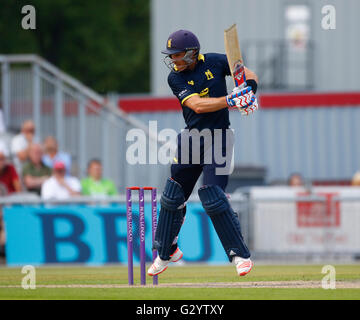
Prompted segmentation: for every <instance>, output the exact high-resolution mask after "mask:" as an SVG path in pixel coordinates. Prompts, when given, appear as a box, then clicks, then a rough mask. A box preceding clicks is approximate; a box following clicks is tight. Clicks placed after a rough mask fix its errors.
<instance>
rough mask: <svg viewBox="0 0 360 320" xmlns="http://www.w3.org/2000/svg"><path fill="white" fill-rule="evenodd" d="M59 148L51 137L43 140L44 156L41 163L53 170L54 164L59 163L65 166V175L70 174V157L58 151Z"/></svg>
mask: <svg viewBox="0 0 360 320" xmlns="http://www.w3.org/2000/svg"><path fill="white" fill-rule="evenodd" d="M58 148H59V146H58V143H57V141H56V139H55V138H54V137H52V136H48V137H47V138H45V140H44V155H43V158H42V160H43V162H44V164H45V165H46V166H48V167H50V168H53V167H54V163H55V162H57V161H61V162H63V163H64V164H65V168H66V174H67V175H69V174H70V173H71V157H70V155H69V154H68V153H66V152H61V151H59V150H58Z"/></svg>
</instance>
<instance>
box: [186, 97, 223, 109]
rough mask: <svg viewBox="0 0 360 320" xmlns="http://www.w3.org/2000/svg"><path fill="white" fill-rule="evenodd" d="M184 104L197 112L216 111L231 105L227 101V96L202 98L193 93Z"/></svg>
mask: <svg viewBox="0 0 360 320" xmlns="http://www.w3.org/2000/svg"><path fill="white" fill-rule="evenodd" d="M183 105H184V106H186V107H188V108H190V109H192V110H193V111H194V112H196V113H207V112H215V111H218V110H221V109H225V108H227V107H228V106H229V105H228V104H227V102H226V97H220V98H201V97H200V96H199V95H193V96H192V97H190V98H189V99H187V100H186V101H185V102H183Z"/></svg>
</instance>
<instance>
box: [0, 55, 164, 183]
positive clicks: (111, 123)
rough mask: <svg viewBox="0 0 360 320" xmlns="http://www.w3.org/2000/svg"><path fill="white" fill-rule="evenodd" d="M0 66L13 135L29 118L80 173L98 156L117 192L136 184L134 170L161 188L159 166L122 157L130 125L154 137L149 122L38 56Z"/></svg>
mask: <svg viewBox="0 0 360 320" xmlns="http://www.w3.org/2000/svg"><path fill="white" fill-rule="evenodd" d="M0 64H1V100H0V101H1V107H2V110H3V115H4V120H5V125H6V128H7V130H9V131H12V132H13V133H15V132H17V131H18V130H19V128H20V127H21V123H22V122H23V121H24V120H26V119H29V118H31V119H33V120H34V123H35V125H36V136H37V138H38V139H39V140H40V141H42V140H43V139H44V138H45V137H46V136H48V135H52V136H55V137H56V139H57V140H58V143H59V149H60V150H63V151H66V152H68V153H70V154H71V156H72V159H73V164H74V166H73V173H74V174H75V175H77V176H78V177H83V176H85V175H86V166H87V163H88V161H89V160H90V159H91V158H98V159H100V160H102V162H103V172H104V176H106V177H108V178H112V179H113V180H115V183H116V185H117V187H118V189H119V190H121V188H124V187H125V186H127V185H132V184H136V182H134V181H133V176H138V175H135V174H133V173H138V174H139V173H140V174H142V176H143V177H144V183H145V184H149V185H150V184H151V185H154V186H156V187H159V184H160V182H161V181H162V180H163V176H164V174H163V171H164V170H163V168H158V169H156V168H151V170H149V168H148V167H144V166H143V167H140V166H136V165H135V166H134V165H133V166H130V165H129V164H127V162H126V159H125V156H126V134H127V132H128V130H129V129H131V128H139V129H141V130H142V131H143V132H144V133H145V134H146V135H147V137H148V139H155V140H156V141H158V140H157V137H156V136H154V135H153V134H152V132H149V129H148V126H147V125H145V124H144V123H143V122H141V121H139V120H138V119H136V118H134V117H133V116H131V115H129V114H128V113H126V112H124V111H123V110H121V109H120V108H119V107H118V106H117V105H116V103H115V102H114V101H112V100H111V99H107V98H106V97H103V96H101V95H99V94H97V93H96V92H95V91H93V90H92V89H90V88H88V87H87V86H85V85H83V84H82V83H81V82H79V81H78V80H76V79H75V78H73V77H71V76H69V75H68V74H66V73H64V72H62V71H61V70H59V69H58V68H57V67H55V66H53V65H52V64H50V63H49V62H47V61H45V60H44V59H42V58H41V57H39V56H36V55H0ZM149 172H150V174H147V173H149ZM147 177H148V178H147Z"/></svg>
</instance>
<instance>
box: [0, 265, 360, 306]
mask: <svg viewBox="0 0 360 320" xmlns="http://www.w3.org/2000/svg"><path fill="white" fill-rule="evenodd" d="M322 267H323V266H322V265H298V266H294V265H281V266H274V265H271V266H267V265H258V266H255V267H254V269H253V270H252V271H251V273H250V274H248V275H247V276H246V277H241V278H239V277H237V276H236V273H235V270H234V267H233V266H208V265H191V266H181V267H175V266H171V267H169V269H168V270H167V271H166V272H165V273H164V274H162V275H160V277H159V284H160V285H159V286H158V287H153V286H152V285H151V283H152V282H151V278H148V279H147V282H148V283H149V285H148V286H147V287H145V288H144V287H140V286H139V277H138V275H139V269H138V268H135V277H136V279H135V281H136V282H135V283H136V286H135V287H128V286H127V268H126V267H125V266H106V267H80V266H79V267H78V266H62V267H38V268H36V285H37V288H36V289H35V290H31V289H28V290H24V289H23V288H22V287H21V281H22V277H23V276H24V274H22V273H21V269H20V268H6V267H2V268H0V299H120V300H125V299H128V300H142V299H149V300H168V299H170V300H192V299H196V300H205V299H214V300H217V299H221V300H227V299H229V300H243V299H300V300H302V299H336V300H340V299H356V300H358V299H360V265H356V264H354V265H334V267H335V268H336V281H337V282H336V286H337V287H336V289H335V290H325V289H322V288H321V279H322V278H323V277H324V274H322V273H321V270H322Z"/></svg>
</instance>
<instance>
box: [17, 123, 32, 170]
mask: <svg viewBox="0 0 360 320" xmlns="http://www.w3.org/2000/svg"><path fill="white" fill-rule="evenodd" d="M34 136H35V125H34V122H33V121H32V120H26V121H24V122H23V124H22V126H21V132H20V133H19V134H18V135H16V136H15V137H14V138H13V139H12V140H11V154H12V157H13V160H14V164H15V167H16V169H17V171H18V173H19V174H21V172H22V166H23V164H24V163H25V162H26V161H27V160H28V156H29V146H30V145H31V144H32V143H33V141H34Z"/></svg>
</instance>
